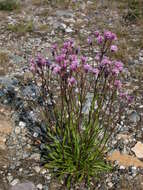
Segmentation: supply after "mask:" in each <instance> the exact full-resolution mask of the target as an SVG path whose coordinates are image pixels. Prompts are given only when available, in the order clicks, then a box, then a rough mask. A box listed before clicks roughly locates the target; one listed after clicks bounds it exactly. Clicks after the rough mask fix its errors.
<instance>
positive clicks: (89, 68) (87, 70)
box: [83, 64, 92, 73]
mask: <svg viewBox="0 0 143 190" xmlns="http://www.w3.org/2000/svg"><path fill="white" fill-rule="evenodd" d="M83 68H84V70H85V72H86V73H87V72H89V71H91V70H92V67H91V66H90V65H89V64H85V65H84V66H83Z"/></svg>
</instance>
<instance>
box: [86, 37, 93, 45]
mask: <svg viewBox="0 0 143 190" xmlns="http://www.w3.org/2000/svg"><path fill="white" fill-rule="evenodd" d="M87 43H88V44H89V45H92V38H91V37H88V39H87Z"/></svg>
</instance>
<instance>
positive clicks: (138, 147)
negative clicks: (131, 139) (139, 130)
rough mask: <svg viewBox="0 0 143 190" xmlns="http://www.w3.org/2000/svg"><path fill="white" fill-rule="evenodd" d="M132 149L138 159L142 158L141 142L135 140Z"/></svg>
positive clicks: (142, 147) (142, 148)
mask: <svg viewBox="0 0 143 190" xmlns="http://www.w3.org/2000/svg"><path fill="white" fill-rule="evenodd" d="M132 151H133V152H134V153H135V155H136V156H137V157H138V158H139V159H141V160H143V143H141V142H137V143H136V145H135V146H134V147H133V148H132Z"/></svg>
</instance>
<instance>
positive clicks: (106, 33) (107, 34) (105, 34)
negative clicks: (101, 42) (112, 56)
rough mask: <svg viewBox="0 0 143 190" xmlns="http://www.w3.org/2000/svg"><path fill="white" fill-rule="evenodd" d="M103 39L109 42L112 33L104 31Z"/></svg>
mask: <svg viewBox="0 0 143 190" xmlns="http://www.w3.org/2000/svg"><path fill="white" fill-rule="evenodd" d="M104 38H105V39H106V40H111V39H112V32H111V31H105V32H104Z"/></svg>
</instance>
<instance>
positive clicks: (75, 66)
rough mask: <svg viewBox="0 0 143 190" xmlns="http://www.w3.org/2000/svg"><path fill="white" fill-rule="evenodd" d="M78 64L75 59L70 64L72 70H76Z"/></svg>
mask: <svg viewBox="0 0 143 190" xmlns="http://www.w3.org/2000/svg"><path fill="white" fill-rule="evenodd" d="M77 66H78V61H73V62H72V64H71V65H70V69H71V70H72V71H75V70H76V69H77Z"/></svg>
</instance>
